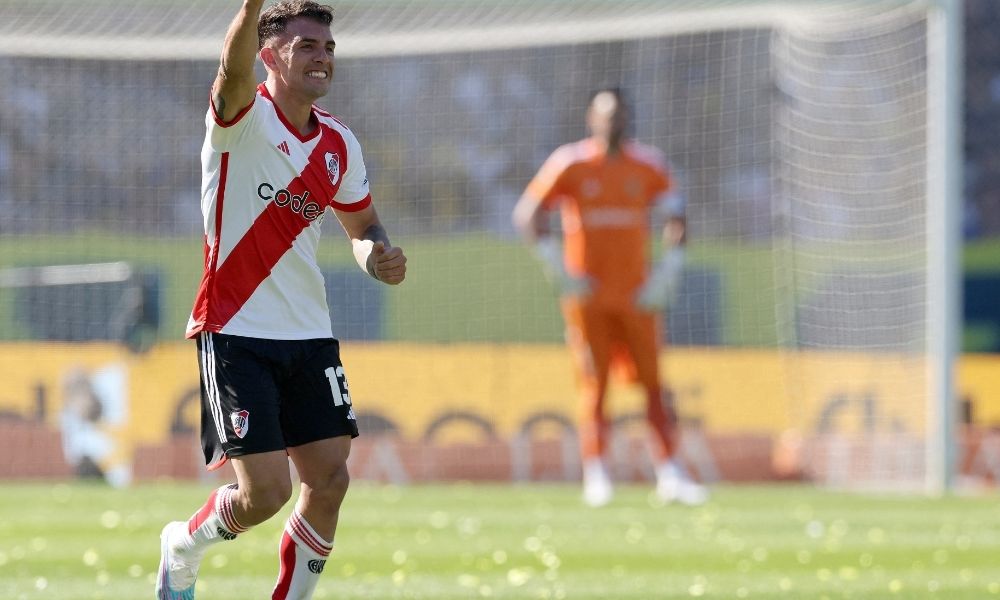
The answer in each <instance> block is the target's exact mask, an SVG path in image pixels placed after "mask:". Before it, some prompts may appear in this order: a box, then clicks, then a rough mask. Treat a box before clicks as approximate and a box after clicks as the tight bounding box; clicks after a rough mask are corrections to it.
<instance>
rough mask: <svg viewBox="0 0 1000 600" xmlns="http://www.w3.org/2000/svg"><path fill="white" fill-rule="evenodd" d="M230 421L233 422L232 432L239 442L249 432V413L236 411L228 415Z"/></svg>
mask: <svg viewBox="0 0 1000 600" xmlns="http://www.w3.org/2000/svg"><path fill="white" fill-rule="evenodd" d="M229 418H230V420H232V422H233V432H235V433H236V437H238V438H240V439H241V440H242V439H243V438H245V437H246V435H247V431H249V430H250V412H249V411H246V410H236V411H233V412H232V413H230V415H229Z"/></svg>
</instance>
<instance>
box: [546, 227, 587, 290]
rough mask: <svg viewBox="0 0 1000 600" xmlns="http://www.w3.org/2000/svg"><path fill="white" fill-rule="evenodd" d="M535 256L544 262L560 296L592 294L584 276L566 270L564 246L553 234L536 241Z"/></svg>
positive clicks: (549, 277) (547, 274)
mask: <svg viewBox="0 0 1000 600" xmlns="http://www.w3.org/2000/svg"><path fill="white" fill-rule="evenodd" d="M535 256H536V257H537V258H538V260H539V262H541V263H542V270H543V271H544V272H545V277H546V278H547V279H548V280H549V281H550V282H551V283H552V285H554V286H556V288H557V289H558V291H559V295H560V296H576V297H578V298H583V297H586V296H588V295H590V292H591V286H590V282H589V281H588V280H587V279H586V278H584V277H576V276H573V275H570V274H569V273H567V272H566V268H565V267H564V266H563V255H562V247H561V245H560V244H559V242H558V241H557V240H555V239H553V238H552V237H551V236H547V237H544V238H541V239H540V240H538V242H536V243H535Z"/></svg>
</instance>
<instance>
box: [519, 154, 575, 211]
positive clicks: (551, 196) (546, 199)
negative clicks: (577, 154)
mask: <svg viewBox="0 0 1000 600" xmlns="http://www.w3.org/2000/svg"><path fill="white" fill-rule="evenodd" d="M572 162H573V160H572V150H571V149H570V148H569V147H568V146H563V147H562V148H559V149H558V150H556V151H555V152H553V153H552V155H551V156H549V158H548V159H547V160H546V161H545V162H544V163H543V164H542V167H541V168H540V169H539V170H538V173H536V174H535V176H534V178H532V180H531V181H530V182H529V183H528V187H527V188H526V189H525V190H524V195H525V196H528V197H530V198H533V199H534V200H535V201H537V202H538V203H539V204H541V205H542V206H543V207H545V208H553V207H554V206H556V205H557V204H558V203H559V199H560V198H562V197H563V196H565V195H567V194H568V193H569V189H568V181H569V177H568V173H569V167H570V165H571V164H572Z"/></svg>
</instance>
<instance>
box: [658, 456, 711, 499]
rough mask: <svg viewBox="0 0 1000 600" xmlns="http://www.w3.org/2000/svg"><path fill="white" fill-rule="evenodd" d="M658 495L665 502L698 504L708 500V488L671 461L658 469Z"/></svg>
mask: <svg viewBox="0 0 1000 600" xmlns="http://www.w3.org/2000/svg"><path fill="white" fill-rule="evenodd" d="M656 495H657V496H658V497H659V498H660V500H662V501H664V502H680V503H681V504H687V505H689V506H697V505H699V504H704V503H705V502H706V501H707V500H708V489H706V488H705V486H703V485H701V484H700V483H698V482H696V481H695V480H693V479H691V477H690V476H689V475H688V474H687V472H686V471H685V470H684V469H683V468H682V467H680V466H679V465H677V464H676V463H674V462H673V461H671V462H669V463H667V464H665V465H661V466H660V467H659V468H658V469H657V471H656Z"/></svg>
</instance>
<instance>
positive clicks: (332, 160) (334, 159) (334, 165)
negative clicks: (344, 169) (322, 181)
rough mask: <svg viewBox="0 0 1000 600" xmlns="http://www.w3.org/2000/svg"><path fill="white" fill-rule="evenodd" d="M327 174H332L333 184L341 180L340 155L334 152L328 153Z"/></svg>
mask: <svg viewBox="0 0 1000 600" xmlns="http://www.w3.org/2000/svg"><path fill="white" fill-rule="evenodd" d="M326 174H327V175H329V176H330V183H331V184H332V185H337V182H338V181H340V157H339V156H337V155H336V154H334V153H333V152H327V153H326Z"/></svg>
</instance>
